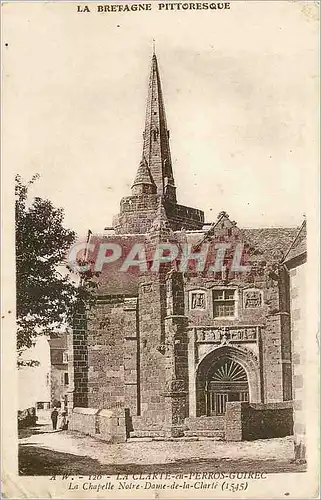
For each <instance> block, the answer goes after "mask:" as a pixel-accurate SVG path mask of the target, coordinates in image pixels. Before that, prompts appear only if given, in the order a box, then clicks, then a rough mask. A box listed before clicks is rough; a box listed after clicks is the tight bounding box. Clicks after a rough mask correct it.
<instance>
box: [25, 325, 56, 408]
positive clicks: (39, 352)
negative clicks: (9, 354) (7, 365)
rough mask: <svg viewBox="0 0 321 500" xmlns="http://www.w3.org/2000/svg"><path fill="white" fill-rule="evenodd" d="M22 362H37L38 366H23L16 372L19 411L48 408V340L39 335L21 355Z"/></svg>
mask: <svg viewBox="0 0 321 500" xmlns="http://www.w3.org/2000/svg"><path fill="white" fill-rule="evenodd" d="M21 359H22V360H24V361H27V360H34V361H38V362H39V365H38V366H23V367H21V368H19V370H18V377H19V405H18V409H19V410H25V409H27V408H32V407H35V408H38V409H40V408H44V409H47V408H49V407H50V392H51V391H50V347H49V342H48V338H47V337H46V336H45V335H41V336H39V337H38V338H36V339H35V341H34V343H33V346H32V347H31V348H30V349H27V350H26V351H25V352H24V353H23V354H22V355H21Z"/></svg>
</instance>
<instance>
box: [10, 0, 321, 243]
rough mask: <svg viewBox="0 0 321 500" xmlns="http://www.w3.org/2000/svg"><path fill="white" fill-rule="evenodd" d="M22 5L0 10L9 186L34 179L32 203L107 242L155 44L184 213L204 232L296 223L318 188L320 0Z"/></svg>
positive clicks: (136, 151)
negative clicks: (194, 7) (223, 215)
mask: <svg viewBox="0 0 321 500" xmlns="http://www.w3.org/2000/svg"><path fill="white" fill-rule="evenodd" d="M15 3H16V5H13V4H4V5H3V40H4V42H6V43H7V44H8V45H7V46H6V48H5V50H4V51H3V52H4V53H3V67H4V74H3V82H4V83H3V88H4V91H3V123H4V128H3V144H4V151H3V158H4V162H3V164H4V167H3V168H4V170H5V178H6V179H7V178H8V179H9V178H10V179H12V178H13V176H14V175H15V174H16V173H19V174H20V175H22V176H23V177H24V178H25V179H26V180H28V179H30V178H31V177H32V175H33V174H35V173H39V174H40V179H39V181H37V183H36V184H35V185H34V186H33V187H32V190H31V195H33V196H41V197H43V198H49V199H51V200H52V202H53V203H54V205H56V206H61V207H63V208H64V210H65V225H66V226H67V227H69V228H71V229H73V230H75V231H76V232H77V233H78V234H79V235H80V236H81V235H83V234H85V233H87V230H88V229H91V230H92V231H93V232H102V231H103V229H104V227H105V226H110V225H111V222H112V216H113V215H115V214H117V213H118V211H119V202H120V199H121V198H122V197H123V196H127V195H130V186H131V184H132V181H133V179H134V177H135V173H136V169H137V167H138V164H139V161H140V158H141V151H142V132H143V128H144V117H145V103H146V97H147V84H148V76H149V70H150V63H151V55H152V40H153V38H154V39H155V40H156V53H157V56H158V62H159V68H160V73H161V79H162V86H163V95H164V101H165V107H166V114H167V122H168V127H169V129H170V137H171V153H172V161H173V169H174V176H175V180H176V186H177V195H178V201H179V203H181V204H186V205H189V206H193V207H195V208H200V209H203V210H204V212H205V218H206V221H208V222H211V221H213V220H215V219H216V217H217V215H218V213H219V212H220V211H222V210H225V211H226V212H227V213H228V214H229V215H230V216H231V219H232V220H235V221H236V222H237V223H238V225H239V227H267V226H283V225H284V226H297V225H300V224H301V222H302V218H303V214H306V213H307V212H308V211H309V201H310V202H311V199H313V196H314V195H315V190H316V186H317V184H318V183H317V181H316V178H315V175H316V166H317V160H316V159H317V155H318V149H317V144H318V135H317V128H318V127H317V102H318V79H317V76H318V49H317V40H318V38H317V37H318V22H317V21H316V18H315V16H316V11H315V10H314V7H315V6H314V2H283V1H277V2H276V1H266V0H265V1H264V2H263V1H261V2H256V1H251V2H242V1H234V2H231V8H230V10H224V11H208V10H206V11H197V12H195V11H184V12H175V11H171V12H159V11H158V10H157V2H155V1H154V2H152V6H153V9H152V11H150V12H141V13H137V12H130V13H121V14H118V13H109V14H108V13H97V12H95V9H92V12H91V13H82V14H81V13H77V9H76V7H77V5H76V3H59V2H58V3H50V2H47V3H40V4H38V3H27V4H23V3H20V4H19V3H18V2H15ZM17 4H18V5H17ZM91 5H92V6H95V5H96V4H91ZM8 189H10V186H9V184H8Z"/></svg>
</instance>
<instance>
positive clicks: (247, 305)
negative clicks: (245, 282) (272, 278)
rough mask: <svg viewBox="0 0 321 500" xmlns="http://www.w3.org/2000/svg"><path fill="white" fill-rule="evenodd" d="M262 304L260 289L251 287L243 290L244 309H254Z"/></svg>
mask: <svg viewBox="0 0 321 500" xmlns="http://www.w3.org/2000/svg"><path fill="white" fill-rule="evenodd" d="M262 304H263V296H262V291H261V290H258V289H255V288H251V289H247V290H244V292H243V307H244V309H255V308H257V307H261V306H262Z"/></svg>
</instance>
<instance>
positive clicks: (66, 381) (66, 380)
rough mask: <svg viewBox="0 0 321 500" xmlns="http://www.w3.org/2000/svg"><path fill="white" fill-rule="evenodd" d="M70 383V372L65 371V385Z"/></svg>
mask: <svg viewBox="0 0 321 500" xmlns="http://www.w3.org/2000/svg"><path fill="white" fill-rule="evenodd" d="M68 384H69V375H68V372H65V373H64V385H68Z"/></svg>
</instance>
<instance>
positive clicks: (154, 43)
mask: <svg viewBox="0 0 321 500" xmlns="http://www.w3.org/2000/svg"><path fill="white" fill-rule="evenodd" d="M154 55H155V38H153V56H154Z"/></svg>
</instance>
